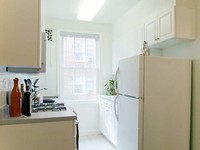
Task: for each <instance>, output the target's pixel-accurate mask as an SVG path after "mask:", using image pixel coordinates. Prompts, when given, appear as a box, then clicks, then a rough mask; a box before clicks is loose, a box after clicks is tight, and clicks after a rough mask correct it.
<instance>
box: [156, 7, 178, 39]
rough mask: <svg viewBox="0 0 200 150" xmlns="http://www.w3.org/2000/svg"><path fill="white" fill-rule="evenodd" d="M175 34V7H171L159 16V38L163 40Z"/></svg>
mask: <svg viewBox="0 0 200 150" xmlns="http://www.w3.org/2000/svg"><path fill="white" fill-rule="evenodd" d="M174 36H175V34H174V9H170V10H168V11H166V12H164V13H162V14H161V15H159V16H158V38H159V39H158V40H159V42H161V41H164V40H167V39H169V38H172V37H174Z"/></svg>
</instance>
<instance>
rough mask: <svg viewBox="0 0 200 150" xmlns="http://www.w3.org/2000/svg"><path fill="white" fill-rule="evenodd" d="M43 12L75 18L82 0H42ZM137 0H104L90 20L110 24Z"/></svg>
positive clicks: (59, 16)
mask: <svg viewBox="0 0 200 150" xmlns="http://www.w3.org/2000/svg"><path fill="white" fill-rule="evenodd" d="M42 1H43V6H44V8H43V9H44V14H45V16H48V17H53V18H60V19H68V20H77V18H76V16H77V14H78V12H79V9H80V6H81V4H82V3H83V2H84V0H42ZM138 1H139V0H106V2H105V4H104V5H103V7H102V8H101V10H100V11H99V12H98V14H97V15H96V16H95V18H94V19H93V20H92V22H96V23H107V24H111V23H112V22H114V21H115V20H116V19H117V18H119V17H120V16H122V15H123V14H124V13H125V12H126V11H127V10H128V9H129V8H131V7H133V6H134V5H135V4H136V3H137V2H138Z"/></svg>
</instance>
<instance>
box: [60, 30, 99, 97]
mask: <svg viewBox="0 0 200 150" xmlns="http://www.w3.org/2000/svg"><path fill="white" fill-rule="evenodd" d="M96 62H97V61H96V39H95V38H91V37H90V38H83V37H77V34H76V36H74V37H73V36H72V35H71V34H70V36H69V37H68V36H65V37H63V74H62V76H63V80H64V82H63V87H62V88H63V91H64V93H63V94H64V95H63V96H64V97H66V98H67V99H70V100H85V99H86V100H90V99H94V98H95V97H96V71H97V69H96Z"/></svg>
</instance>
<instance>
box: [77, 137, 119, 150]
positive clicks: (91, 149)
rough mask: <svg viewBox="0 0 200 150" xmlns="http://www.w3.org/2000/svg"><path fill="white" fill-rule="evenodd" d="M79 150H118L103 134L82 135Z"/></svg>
mask: <svg viewBox="0 0 200 150" xmlns="http://www.w3.org/2000/svg"><path fill="white" fill-rule="evenodd" d="M79 150H116V148H115V147H114V146H113V145H112V144H111V143H110V142H109V141H108V140H107V139H106V138H105V137H104V136H103V135H89V136H80V140H79Z"/></svg>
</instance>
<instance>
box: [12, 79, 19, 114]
mask: <svg viewBox="0 0 200 150" xmlns="http://www.w3.org/2000/svg"><path fill="white" fill-rule="evenodd" d="M13 81H14V87H13V89H12V91H11V106H10V116H11V117H19V116H21V92H20V90H19V87H18V78H15V79H14V80H13Z"/></svg>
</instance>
